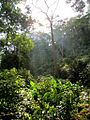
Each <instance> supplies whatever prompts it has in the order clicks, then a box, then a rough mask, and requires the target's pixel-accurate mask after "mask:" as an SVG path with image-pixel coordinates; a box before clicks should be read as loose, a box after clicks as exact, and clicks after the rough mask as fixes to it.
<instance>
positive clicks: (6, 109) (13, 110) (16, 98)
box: [0, 68, 25, 119]
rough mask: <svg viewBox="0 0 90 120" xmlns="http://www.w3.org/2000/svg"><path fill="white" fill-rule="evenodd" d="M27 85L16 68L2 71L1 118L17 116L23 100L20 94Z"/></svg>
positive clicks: (0, 78)
mask: <svg viewBox="0 0 90 120" xmlns="http://www.w3.org/2000/svg"><path fill="white" fill-rule="evenodd" d="M24 86H25V83H24V79H22V77H21V76H20V75H18V72H17V70H16V69H15V68H13V69H11V70H4V71H3V72H0V119H1V118H2V119H5V118H6V119H11V118H15V117H16V114H17V110H18V104H19V102H20V101H22V97H21V96H20V93H21V90H22V88H23V87H24Z"/></svg>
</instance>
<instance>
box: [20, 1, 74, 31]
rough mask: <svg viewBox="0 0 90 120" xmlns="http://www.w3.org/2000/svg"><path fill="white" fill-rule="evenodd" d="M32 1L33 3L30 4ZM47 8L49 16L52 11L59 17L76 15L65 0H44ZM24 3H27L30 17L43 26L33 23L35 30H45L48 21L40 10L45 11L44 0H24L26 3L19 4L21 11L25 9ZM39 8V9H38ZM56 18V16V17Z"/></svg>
mask: <svg viewBox="0 0 90 120" xmlns="http://www.w3.org/2000/svg"><path fill="white" fill-rule="evenodd" d="M32 1H33V5H32ZM46 1H47V4H48V7H49V10H48V15H49V16H51V14H52V13H54V17H56V16H57V15H58V16H59V19H65V18H71V17H74V16H76V13H75V12H74V11H73V10H72V8H71V7H70V5H69V4H66V2H65V0H46ZM25 5H29V6H30V7H31V10H32V17H33V18H35V19H36V21H39V22H40V23H41V24H42V25H43V27H40V26H39V25H38V24H37V23H36V24H35V28H36V30H37V31H39V30H40V31H43V32H44V31H46V30H47V28H48V21H47V19H46V16H45V15H44V14H43V13H42V12H41V10H42V11H44V12H46V11H47V8H48V7H47V5H46V4H45V2H44V0H26V3H24V2H23V4H20V5H19V6H20V8H21V9H22V11H23V12H24V11H25ZM40 9H41V10H40ZM57 19H58V18H57Z"/></svg>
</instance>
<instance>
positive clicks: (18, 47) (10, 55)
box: [1, 34, 34, 69]
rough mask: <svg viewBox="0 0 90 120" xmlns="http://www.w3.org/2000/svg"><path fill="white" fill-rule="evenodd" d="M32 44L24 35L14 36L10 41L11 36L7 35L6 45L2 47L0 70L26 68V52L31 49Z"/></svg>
mask: <svg viewBox="0 0 90 120" xmlns="http://www.w3.org/2000/svg"><path fill="white" fill-rule="evenodd" d="M33 46H34V44H33V42H32V40H31V39H30V38H28V37H27V36H26V35H24V34H21V35H16V36H15V38H13V39H12V35H9V38H8V45H7V46H6V45H4V49H3V52H4V54H3V55H2V59H1V68H2V69H5V68H6V69H10V68H13V67H16V68H17V69H18V68H20V67H26V68H27V66H28V65H27V63H28V52H30V51H31V50H32V48H33Z"/></svg>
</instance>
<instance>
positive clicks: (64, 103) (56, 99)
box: [24, 76, 80, 120]
mask: <svg viewBox="0 0 90 120" xmlns="http://www.w3.org/2000/svg"><path fill="white" fill-rule="evenodd" d="M39 80H40V81H41V82H39V83H36V84H35V83H34V82H32V81H30V92H29V94H31V96H32V97H30V98H29V101H31V102H30V104H28V107H27V108H26V113H27V114H26V115H25V116H27V117H28V118H30V120H31V118H32V120H36V119H37V120H39V119H43V120H52V119H55V120H56V119H60V120H69V119H70V118H71V117H72V115H71V114H72V111H77V107H76V105H77V104H78V102H79V94H80V87H79V86H78V85H76V84H72V83H71V82H70V81H66V82H65V83H61V81H60V80H55V79H54V78H53V77H52V76H47V77H41V78H39ZM25 116H24V117H25Z"/></svg>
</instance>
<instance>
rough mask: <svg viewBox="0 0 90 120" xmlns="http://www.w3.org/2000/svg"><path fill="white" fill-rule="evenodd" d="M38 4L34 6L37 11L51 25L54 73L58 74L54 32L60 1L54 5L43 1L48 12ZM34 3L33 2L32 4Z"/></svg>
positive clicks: (56, 1)
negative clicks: (56, 12)
mask: <svg viewBox="0 0 90 120" xmlns="http://www.w3.org/2000/svg"><path fill="white" fill-rule="evenodd" d="M37 2H38V1H36V3H35V4H33V5H34V6H35V7H36V8H37V9H39V10H40V12H41V13H43V14H44V15H45V16H46V18H47V20H48V22H49V25H50V31H51V42H52V58H53V73H54V74H56V72H57V55H56V46H55V39H54V31H53V22H54V18H55V11H56V9H57V6H58V3H59V0H55V1H54V2H53V3H51V4H49V3H48V1H47V0H43V2H44V5H45V8H46V10H44V9H43V8H41V7H39V6H38V5H37ZM32 3H33V2H32ZM55 3H56V6H55V8H54V9H53V10H52V6H53V5H55Z"/></svg>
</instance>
